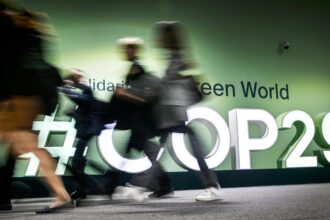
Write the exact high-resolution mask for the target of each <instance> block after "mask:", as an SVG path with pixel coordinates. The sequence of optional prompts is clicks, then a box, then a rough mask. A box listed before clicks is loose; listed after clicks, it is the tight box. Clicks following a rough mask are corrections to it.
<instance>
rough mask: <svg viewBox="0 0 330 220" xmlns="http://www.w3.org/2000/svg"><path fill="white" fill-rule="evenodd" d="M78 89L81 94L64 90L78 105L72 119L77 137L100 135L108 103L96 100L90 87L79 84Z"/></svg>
mask: <svg viewBox="0 0 330 220" xmlns="http://www.w3.org/2000/svg"><path fill="white" fill-rule="evenodd" d="M78 88H79V89H80V90H81V93H78V92H76V91H72V90H71V89H66V88H64V89H62V92H63V93H65V94H66V95H67V96H68V97H69V98H70V99H71V100H72V101H73V102H74V103H75V104H76V105H77V108H76V109H75V110H74V111H73V113H72V117H73V118H74V119H75V121H76V123H75V128H76V129H77V137H78V138H86V137H89V136H93V135H99V134H100V132H101V131H102V130H103V128H104V112H105V106H106V103H105V102H102V101H100V100H96V99H95V98H94V96H93V92H92V89H91V88H90V87H89V86H87V85H85V84H79V86H78Z"/></svg>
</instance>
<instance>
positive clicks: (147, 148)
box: [126, 126, 172, 191]
mask: <svg viewBox="0 0 330 220" xmlns="http://www.w3.org/2000/svg"><path fill="white" fill-rule="evenodd" d="M152 137H154V133H153V132H152V130H150V128H149V127H143V126H139V127H138V128H133V129H132V130H131V136H130V139H129V141H128V144H127V148H126V153H127V154H128V153H129V151H130V150H131V149H132V148H135V149H137V150H138V151H144V153H145V154H146V155H147V157H148V158H149V160H150V162H151V168H150V169H148V170H146V171H144V172H142V173H139V174H135V175H133V177H132V179H131V181H130V182H131V184H133V185H135V186H140V187H144V188H147V189H150V190H152V191H157V190H162V189H163V190H166V189H169V188H172V184H171V180H170V178H169V177H168V175H167V174H166V173H165V171H164V169H163V167H162V166H161V164H160V163H159V162H158V161H157V156H158V153H159V150H160V146H159V145H158V144H156V143H154V142H152V141H150V140H149V139H150V138H152Z"/></svg>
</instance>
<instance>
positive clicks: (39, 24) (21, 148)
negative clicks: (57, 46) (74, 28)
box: [0, 1, 71, 213]
mask: <svg viewBox="0 0 330 220" xmlns="http://www.w3.org/2000/svg"><path fill="white" fill-rule="evenodd" d="M0 3H1V4H0V6H1V7H2V8H1V23H2V24H4V25H2V26H1V29H2V28H3V29H4V30H3V31H1V38H0V39H1V40H0V41H1V45H2V46H3V47H1V48H4V50H2V51H1V53H3V54H2V55H3V56H1V65H0V66H1V67H0V68H1V74H2V75H1V77H4V79H5V80H6V81H1V83H2V84H3V85H2V86H1V91H0V140H1V142H3V143H5V144H7V145H9V152H10V155H11V157H14V158H15V157H17V156H19V155H21V154H24V153H28V152H32V153H34V154H35V155H36V156H37V157H38V159H39V160H40V170H41V171H42V173H43V175H44V180H45V183H46V184H47V185H48V186H49V187H50V189H51V190H52V191H53V193H54V195H55V201H54V202H52V203H50V204H49V205H48V206H47V207H45V208H43V209H41V210H38V211H37V213H49V212H53V211H56V210H58V209H61V208H64V207H67V206H68V205H69V204H70V201H71V200H70V196H69V194H68V193H67V192H66V189H65V187H64V185H63V183H62V180H61V179H60V178H59V177H57V176H56V175H55V162H54V160H53V159H52V158H51V156H50V155H49V153H48V152H47V151H45V150H44V149H41V148H38V136H37V134H36V133H34V132H33V131H32V123H33V120H34V119H35V117H36V116H37V115H38V114H49V111H51V109H50V108H49V107H53V106H54V100H57V99H56V97H53V96H54V91H56V86H57V85H59V84H60V83H61V79H60V76H59V74H58V72H57V70H56V68H54V67H52V66H51V65H49V64H48V63H47V62H46V61H45V60H44V51H43V50H44V45H43V43H44V42H45V39H46V37H48V36H47V34H48V33H47V32H46V27H48V26H47V25H46V24H45V23H44V21H45V20H44V19H45V17H44V16H43V14H40V13H37V12H32V11H27V10H12V9H11V8H9V7H7V5H6V3H5V2H2V1H1V2H0ZM49 85H52V86H49ZM55 93H56V92H55ZM52 110H54V109H52ZM12 167H13V166H10V169H11V168H12ZM7 172H9V173H12V171H8V170H7ZM7 177H8V176H7ZM4 181H7V180H4ZM8 181H10V179H9V180H8ZM1 196H2V195H1ZM10 208H11V207H10Z"/></svg>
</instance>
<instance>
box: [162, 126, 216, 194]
mask: <svg viewBox="0 0 330 220" xmlns="http://www.w3.org/2000/svg"><path fill="white" fill-rule="evenodd" d="M171 132H176V133H184V134H187V135H188V139H189V142H190V145H191V149H192V151H193V154H194V156H195V158H196V159H197V162H198V165H199V168H200V171H199V172H197V173H198V174H199V176H200V177H201V180H202V182H203V185H204V187H205V188H208V187H218V185H219V183H218V180H217V177H216V175H215V174H214V173H213V172H212V171H211V170H210V169H209V168H208V166H207V164H206V162H205V159H204V153H203V149H202V146H201V143H200V141H199V140H198V138H197V136H196V134H195V132H194V131H193V130H192V129H191V128H189V127H188V126H186V125H180V126H176V127H171V128H166V129H164V130H162V131H161V139H160V142H161V145H162V146H165V143H166V141H167V138H168V136H169V134H170V133H171Z"/></svg>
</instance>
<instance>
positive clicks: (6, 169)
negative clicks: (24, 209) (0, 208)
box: [0, 156, 15, 205]
mask: <svg viewBox="0 0 330 220" xmlns="http://www.w3.org/2000/svg"><path fill="white" fill-rule="evenodd" d="M14 167H15V158H14V157H12V156H9V157H8V159H7V162H6V163H5V164H4V165H3V166H1V167H0V182H1V184H0V205H3V204H8V203H10V198H11V182H12V176H13V173H14Z"/></svg>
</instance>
